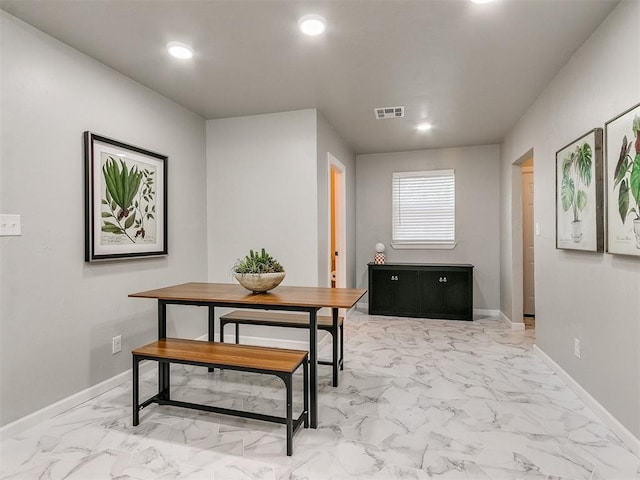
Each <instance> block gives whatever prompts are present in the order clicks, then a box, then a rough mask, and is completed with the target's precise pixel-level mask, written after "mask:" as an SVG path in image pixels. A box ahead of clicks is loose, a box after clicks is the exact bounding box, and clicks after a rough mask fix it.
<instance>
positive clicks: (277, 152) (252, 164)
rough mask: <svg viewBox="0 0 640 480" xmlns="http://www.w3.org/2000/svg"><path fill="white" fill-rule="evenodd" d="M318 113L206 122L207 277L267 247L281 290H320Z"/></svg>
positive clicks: (215, 278) (216, 277)
mask: <svg viewBox="0 0 640 480" xmlns="http://www.w3.org/2000/svg"><path fill="white" fill-rule="evenodd" d="M316 141H317V140H316V111H315V110H314V109H310V110H298V111H293V112H284V113H274V114H265V115H252V116H247V117H235V118H225V119H217V120H208V121H207V230H208V243H209V260H208V278H209V281H211V282H231V281H233V282H235V280H233V277H232V273H231V272H232V268H233V265H234V263H235V262H236V260H237V259H238V258H244V256H245V255H247V254H248V253H249V250H250V249H254V250H255V249H260V248H262V247H264V248H266V249H267V251H268V252H269V253H271V255H273V256H274V257H275V258H276V259H278V260H279V261H280V263H281V264H282V265H283V266H284V268H285V271H286V273H287V275H286V277H285V279H284V281H283V285H287V284H289V285H306V286H317V285H318V212H317V202H318V201H317V195H318V192H317V190H318V180H317V156H316V155H317V154H316Z"/></svg>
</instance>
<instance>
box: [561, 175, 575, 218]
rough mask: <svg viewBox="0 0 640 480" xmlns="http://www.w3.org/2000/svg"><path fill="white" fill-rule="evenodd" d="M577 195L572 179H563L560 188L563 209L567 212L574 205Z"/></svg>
mask: <svg viewBox="0 0 640 480" xmlns="http://www.w3.org/2000/svg"><path fill="white" fill-rule="evenodd" d="M574 195H575V187H574V185H573V180H572V179H571V178H570V177H562V185H561V187H560V198H561V200H562V209H563V210H564V211H565V212H566V211H567V210H569V209H570V208H571V205H573V197H574Z"/></svg>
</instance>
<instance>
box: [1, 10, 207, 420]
mask: <svg viewBox="0 0 640 480" xmlns="http://www.w3.org/2000/svg"><path fill="white" fill-rule="evenodd" d="M0 31H1V37H0V45H1V52H0V53H1V59H0V60H1V70H0V71H1V89H0V95H1V97H0V101H1V106H0V111H1V122H2V123H1V134H2V142H1V143H2V145H1V150H0V154H1V156H0V179H1V182H2V183H1V185H0V186H1V190H0V211H1V212H2V213H16V214H21V215H22V229H23V231H22V236H20V237H0V278H2V283H1V284H0V384H1V385H2V390H1V393H0V395H1V397H0V403H1V404H2V409H0V424H1V425H5V424H7V423H9V422H11V421H13V420H15V419H18V418H20V417H22V416H24V415H27V414H29V413H31V412H34V411H35V410H38V409H40V408H42V407H44V406H47V405H50V404H53V403H54V402H56V401H58V400H60V399H62V398H65V397H68V396H70V395H72V394H74V393H76V392H79V391H81V390H84V389H86V388H88V387H90V386H92V385H95V384H97V383H99V382H101V381H103V380H105V379H108V378H110V377H112V376H114V375H116V374H118V373H120V372H123V371H125V370H127V369H128V368H130V361H131V358H130V355H129V354H128V352H129V351H130V350H131V349H132V348H135V347H137V346H139V345H142V344H144V343H145V342H149V341H151V340H152V339H153V338H155V336H156V328H157V324H156V305H155V302H152V301H148V300H140V299H129V298H127V295H128V294H129V293H132V292H136V291H140V290H146V289H150V288H155V287H159V286H163V285H168V284H172V283H179V282H184V281H192V280H206V264H205V262H206V250H207V243H206V241H205V235H206V230H205V222H206V218H205V186H206V185H205V166H206V165H205V148H204V147H205V123H204V120H202V119H201V118H199V117H198V116H196V115H194V114H193V113H191V112H188V111H187V110H185V109H183V108H181V107H179V106H177V105H176V104H174V103H172V102H170V101H168V100H166V99H165V98H163V97H161V96H160V95H158V94H156V93H154V92H152V91H151V90H149V89H147V88H145V87H142V86H141V85H139V84H137V83H135V82H133V81H132V80H130V79H128V78H126V77H124V76H122V75H120V74H118V73H117V72H115V71H113V70H111V69H109V68H107V67H105V66H104V65H102V64H100V63H98V62H96V61H94V60H92V59H90V58H88V57H86V56H84V55H82V54H80V53H79V52H77V51H76V50H73V49H71V48H69V47H67V46H66V45H64V44H62V43H60V42H58V41H56V40H54V39H52V38H51V37H49V36H47V35H45V34H43V33H41V32H39V31H37V30H35V29H33V28H32V27H30V26H28V25H26V24H25V23H23V22H21V21H19V20H17V19H15V18H14V17H12V16H10V15H8V14H6V13H4V12H0ZM85 130H91V131H93V132H95V133H98V134H101V135H104V136H107V137H111V138H115V139H118V140H121V141H123V142H125V143H130V144H133V145H137V146H140V147H143V148H147V149H150V150H153V151H157V152H160V153H162V154H165V155H168V157H169V161H168V162H169V163H168V170H169V172H168V195H169V206H168V213H169V223H168V227H169V239H168V248H169V255H168V257H166V258H155V259H144V260H130V261H121V262H108V263H104V264H88V263H85V262H84V214H83V208H84V207H83V205H84V196H83V195H84V194H83V189H84V183H83V179H84V177H83V148H82V132H83V131H85ZM195 310H197V309H194V311H192V310H189V311H187V312H185V313H184V314H183V315H182V316H181V323H180V325H179V326H176V325H175V324H174V323H173V322H170V324H169V331H170V332H172V331H173V332H175V331H176V330H179V331H180V335H184V336H187V337H189V336H191V337H193V336H197V335H200V334H202V333H204V332H205V331H206V321H205V319H206V312H198V311H195ZM170 315H171V312H170ZM201 320H202V321H201ZM117 334H121V335H122V342H123V343H122V352H121V353H120V354H117V355H112V354H111V338H112V337H113V336H114V335H117Z"/></svg>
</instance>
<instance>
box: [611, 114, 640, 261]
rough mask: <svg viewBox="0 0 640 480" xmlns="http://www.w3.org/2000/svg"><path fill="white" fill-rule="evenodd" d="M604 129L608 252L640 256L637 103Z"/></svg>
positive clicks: (639, 119)
mask: <svg viewBox="0 0 640 480" xmlns="http://www.w3.org/2000/svg"><path fill="white" fill-rule="evenodd" d="M605 128H606V137H607V138H606V140H607V245H608V247H607V251H608V252H609V253H618V254H622V255H637V256H640V104H638V105H636V106H634V107H632V108H630V109H629V110H627V111H626V112H623V113H621V114H620V115H618V116H617V117H615V118H614V119H612V120H610V121H608V122H607V123H606V124H605Z"/></svg>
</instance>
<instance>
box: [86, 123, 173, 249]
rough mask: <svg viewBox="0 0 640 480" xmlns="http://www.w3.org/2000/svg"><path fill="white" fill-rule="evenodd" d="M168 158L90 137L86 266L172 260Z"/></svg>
mask: <svg viewBox="0 0 640 480" xmlns="http://www.w3.org/2000/svg"><path fill="white" fill-rule="evenodd" d="M166 165H167V157H166V156H164V155H160V154H157V153H154V152H150V151H148V150H144V149H141V148H139V147H134V146H132V145H127V144H125V143H122V142H118V141H116V140H112V139H108V138H106V137H102V136H99V135H95V134H92V133H91V132H85V166H86V185H85V191H86V212H85V213H86V246H85V260H86V261H96V260H108V259H117V258H131V257H145V256H155V255H166V254H167V241H166V236H167V232H166V226H167V222H166V212H167V210H166V191H167V189H166Z"/></svg>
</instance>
